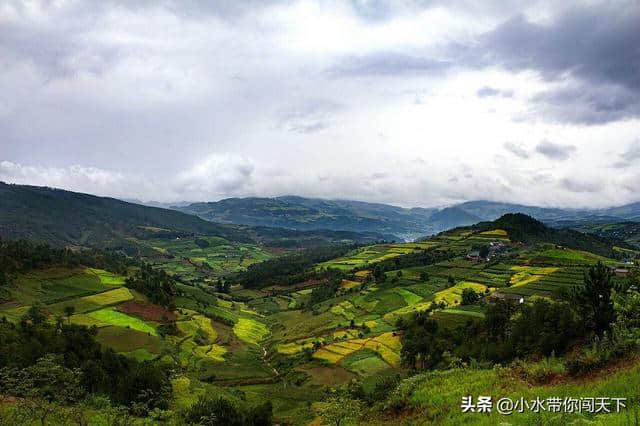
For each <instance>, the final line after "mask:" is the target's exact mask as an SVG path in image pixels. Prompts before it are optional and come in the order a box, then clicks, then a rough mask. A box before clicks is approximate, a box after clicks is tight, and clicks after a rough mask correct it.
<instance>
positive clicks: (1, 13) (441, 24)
mask: <svg viewBox="0 0 640 426" xmlns="http://www.w3.org/2000/svg"><path fill="white" fill-rule="evenodd" d="M0 93H1V96H0V180H2V181H5V182H14V183H28V184H34V185H47V186H54V187H62V188H65V189H71V190H76V191H82V192H89V193H94V194H99V195H110V196H116V197H121V198H137V199H141V200H158V201H177V200H218V199H221V198H226V197H232V196H273V195H284V194H296V195H305V196H317V197H323V198H349V199H357V200H365V201H381V202H387V203H393V204H398V205H403V206H434V205H444V204H448V203H453V202H457V201H461V200H471V199H490V200H499V201H509V202H519V203H525V204H536V205H545V206H565V207H567V206H568V207H582V206H594V207H596V206H608V205H615V204H623V203H627V202H632V201H639V200H640V191H639V189H640V2H638V1H637V0H630V1H627V2H624V1H622V2H606V3H605V2H603V3H600V2H591V1H588V2H575V1H571V0H569V1H557V0H551V1H513V2H509V3H507V2H504V1H498V0H495V1H480V2H478V1H473V0H466V1H465V0H461V1H455V0H454V1H438V0H422V1H409V0H351V1H348V0H336V1H306V0H303V1H266V0H246V1H241V0H218V1H205V0H202V1H200V0H174V1H170V0H166V1H162V0H146V1H141V0H138V1H130V0H99V1H66V0H42V1H27V0H17V1H13V0H0Z"/></svg>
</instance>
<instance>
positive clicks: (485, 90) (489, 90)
mask: <svg viewBox="0 0 640 426" xmlns="http://www.w3.org/2000/svg"><path fill="white" fill-rule="evenodd" d="M476 95H477V96H478V97H479V98H488V97H494V96H499V97H501V98H510V97H512V96H513V90H510V89H496V88H495V87H489V86H484V87H482V88H480V89H478V91H477V92H476Z"/></svg>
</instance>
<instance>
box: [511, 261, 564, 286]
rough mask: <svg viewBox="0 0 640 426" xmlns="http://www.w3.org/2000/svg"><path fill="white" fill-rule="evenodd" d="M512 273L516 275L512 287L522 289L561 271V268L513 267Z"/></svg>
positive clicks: (512, 279)
mask: <svg viewBox="0 0 640 426" xmlns="http://www.w3.org/2000/svg"><path fill="white" fill-rule="evenodd" d="M511 270H512V271H516V273H515V274H514V275H513V276H512V277H511V280H510V282H511V286H512V287H520V286H523V285H527V284H529V283H532V282H536V281H538V280H539V279H542V277H544V276H547V275H549V274H553V273H554V272H556V271H559V270H560V268H554V267H535V266H512V267H511Z"/></svg>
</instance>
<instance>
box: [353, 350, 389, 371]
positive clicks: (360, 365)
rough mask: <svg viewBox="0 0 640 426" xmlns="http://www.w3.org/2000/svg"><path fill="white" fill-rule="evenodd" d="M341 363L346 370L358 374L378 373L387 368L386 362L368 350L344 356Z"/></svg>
mask: <svg viewBox="0 0 640 426" xmlns="http://www.w3.org/2000/svg"><path fill="white" fill-rule="evenodd" d="M342 365H343V366H344V368H346V369H347V370H348V371H351V372H353V373H356V374H358V375H359V376H369V375H373V374H378V373H381V372H382V371H384V370H388V369H389V365H388V364H387V363H385V362H384V361H382V360H381V359H380V358H378V356H377V355H376V354H375V353H374V352H372V351H368V350H363V351H359V352H357V353H355V354H353V355H351V356H349V357H347V358H345V360H344V361H343V363H342Z"/></svg>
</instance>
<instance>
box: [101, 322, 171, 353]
mask: <svg viewBox="0 0 640 426" xmlns="http://www.w3.org/2000/svg"><path fill="white" fill-rule="evenodd" d="M96 339H97V340H98V341H99V342H100V343H102V344H103V345H105V346H108V347H110V348H112V349H114V350H115V351H116V352H124V353H130V352H132V351H138V350H144V351H146V352H147V353H149V354H154V355H158V354H159V353H161V351H162V347H163V342H162V340H161V339H160V338H159V337H157V336H156V335H153V334H152V335H151V336H149V334H147V333H146V332H143V331H139V330H135V329H133V328H126V327H119V326H107V327H103V328H100V329H99V330H98V335H97V336H96ZM138 355H140V354H138ZM134 356H135V354H134Z"/></svg>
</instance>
